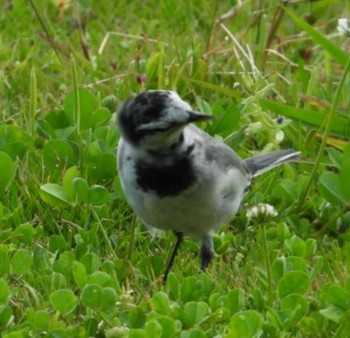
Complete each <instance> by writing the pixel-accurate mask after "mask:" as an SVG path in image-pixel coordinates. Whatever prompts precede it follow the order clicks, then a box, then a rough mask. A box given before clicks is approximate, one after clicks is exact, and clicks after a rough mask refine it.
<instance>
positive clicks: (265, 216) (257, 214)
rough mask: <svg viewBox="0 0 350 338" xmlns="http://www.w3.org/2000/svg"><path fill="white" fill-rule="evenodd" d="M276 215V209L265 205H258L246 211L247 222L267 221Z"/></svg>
mask: <svg viewBox="0 0 350 338" xmlns="http://www.w3.org/2000/svg"><path fill="white" fill-rule="evenodd" d="M277 215H278V213H277V211H276V209H275V208H274V207H273V206H272V205H270V204H267V203H259V204H257V205H254V206H253V207H251V208H249V209H248V210H247V218H248V219H249V220H259V221H267V220H269V219H271V218H273V217H275V216H277Z"/></svg>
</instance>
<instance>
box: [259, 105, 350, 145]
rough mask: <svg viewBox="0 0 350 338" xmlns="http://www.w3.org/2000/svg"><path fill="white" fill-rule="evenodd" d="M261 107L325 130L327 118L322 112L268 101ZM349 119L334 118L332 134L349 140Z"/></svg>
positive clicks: (331, 122) (331, 126)
mask: <svg viewBox="0 0 350 338" xmlns="http://www.w3.org/2000/svg"><path fill="white" fill-rule="evenodd" d="M259 103H260V106H261V107H262V108H263V109H266V110H270V111H273V112H274V113H276V114H279V115H283V116H286V117H289V118H292V119H294V120H299V121H301V122H303V123H306V124H311V125H313V126H315V127H318V128H323V127H324V126H325V121H326V118H327V115H326V114H323V113H322V112H319V111H315V110H311V109H304V108H297V107H292V106H289V105H287V104H284V103H278V102H273V101H268V100H260V101H259ZM348 125H349V119H347V118H345V117H341V116H333V117H332V120H331V121H330V134H332V135H335V136H339V137H343V138H349V137H350V128H349V127H348Z"/></svg>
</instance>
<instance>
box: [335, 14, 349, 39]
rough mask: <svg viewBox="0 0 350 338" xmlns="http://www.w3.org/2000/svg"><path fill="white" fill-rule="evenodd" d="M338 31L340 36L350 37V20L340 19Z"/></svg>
mask: <svg viewBox="0 0 350 338" xmlns="http://www.w3.org/2000/svg"><path fill="white" fill-rule="evenodd" d="M337 30H338V32H339V34H340V35H343V36H347V37H350V19H348V18H340V19H338V26H337Z"/></svg>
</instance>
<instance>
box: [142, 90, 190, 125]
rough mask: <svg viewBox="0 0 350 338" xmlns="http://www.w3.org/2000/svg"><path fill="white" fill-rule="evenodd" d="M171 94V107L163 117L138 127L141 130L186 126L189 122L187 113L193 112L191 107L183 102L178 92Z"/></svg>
mask: <svg viewBox="0 0 350 338" xmlns="http://www.w3.org/2000/svg"><path fill="white" fill-rule="evenodd" d="M170 93H171V96H170V98H169V105H168V107H167V108H166V109H165V110H164V111H163V113H164V115H163V117H162V118H161V119H158V120H155V121H152V122H148V123H145V124H142V125H140V126H139V127H138V129H139V130H157V129H167V128H169V127H170V126H172V125H173V124H185V123H186V122H187V120H188V113H187V111H191V110H192V108H191V106H190V105H189V104H188V103H187V102H184V101H182V100H181V98H180V97H179V95H178V94H177V93H176V92H174V91H172V92H170Z"/></svg>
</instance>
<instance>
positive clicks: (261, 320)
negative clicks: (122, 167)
mask: <svg viewBox="0 0 350 338" xmlns="http://www.w3.org/2000/svg"><path fill="white" fill-rule="evenodd" d="M28 3H29V5H28ZM33 6H35V7H34V8H35V9H34V8H33ZM285 6H286V7H279V6H276V2H273V1H270V0H269V1H268V2H266V3H265V2H261V1H260V2H254V1H245V2H242V4H237V5H236V4H233V3H230V2H217V1H216V2H215V1H196V2H191V1H187V2H184V1H183V2H178V1H174V0H171V1H165V2H157V3H155V2H147V3H145V4H143V5H142V10H141V9H140V8H141V7H140V4H139V3H138V2H130V1H118V2H116V1H110V2H108V1H106V2H103V3H99V2H94V1H58V2H57V1H52V2H47V1H43V0H38V1H30V2H27V1H24V0H19V1H12V2H11V1H7V2H6V1H5V3H4V5H3V6H2V7H3V8H2V11H1V13H0V27H1V28H2V30H1V32H2V33H1V34H2V35H1V48H2V49H1V53H0V62H1V64H2V68H1V81H0V108H1V114H2V115H1V116H2V118H1V122H0V332H1V336H2V337H4V338H12V337H27V336H33V337H41V336H48V337H102V336H105V337H182V338H202V337H228V338H231V337H331V336H332V337H333V336H335V337H346V336H347V335H348V332H349V329H350V327H349V323H350V317H349V316H350V279H349V277H348V276H349V269H350V245H349V239H350V230H349V229H350V227H349V225H350V210H349V205H350V204H349V201H350V184H349V178H350V176H349V172H350V146H349V135H350V132H349V130H350V129H349V125H350V122H349V114H348V112H349V109H350V99H349V95H348V93H349V90H350V81H349V80H348V68H349V63H348V61H349V55H348V49H349V40H348V39H346V38H345V37H342V36H337V35H335V34H334V33H335V32H336V27H335V25H336V24H335V22H336V19H337V18H338V17H337V16H338V15H339V13H343V15H344V16H349V13H350V12H349V10H350V9H349V5H348V4H345V5H344V4H343V3H340V2H339V3H337V2H330V1H318V2H317V1H316V2H306V1H305V2H303V1H299V2H296V3H292V2H288V3H285ZM155 88H165V89H174V90H177V91H178V92H179V94H180V96H181V97H183V98H184V99H185V100H186V101H188V102H189V103H190V104H191V105H192V106H193V109H195V110H198V111H202V112H205V113H208V114H212V115H214V116H215V119H214V120H213V122H212V123H211V124H210V125H207V126H205V128H206V131H207V132H209V133H210V134H212V135H214V136H215V137H217V138H219V139H222V140H224V142H226V143H227V144H228V145H229V146H231V147H232V148H234V149H235V150H236V151H237V153H238V154H239V155H240V156H242V157H243V158H246V157H248V156H250V155H252V154H255V153H260V152H267V151H270V150H273V149H278V148H289V147H291V148H295V149H299V150H300V151H301V152H302V154H303V159H302V160H301V161H300V162H299V163H298V164H295V163H294V164H292V165H285V166H283V167H282V168H280V169H277V170H275V171H272V172H270V173H267V174H265V175H263V176H261V177H259V178H258V179H256V181H255V184H254V186H253V187H252V190H251V192H250V193H249V194H248V195H247V196H246V199H245V202H246V203H247V204H248V205H249V206H253V205H255V204H257V203H263V202H268V203H271V204H272V205H274V207H275V208H276V210H277V211H278V216H277V217H276V218H275V219H274V222H266V223H264V224H262V225H261V226H260V225H259V224H253V223H250V221H249V220H247V218H246V215H245V214H246V213H245V211H244V209H245V208H242V209H243V210H242V211H241V213H240V214H239V215H237V217H236V218H235V219H234V220H232V222H230V225H228V226H227V225H226V226H224V227H222V228H221V229H218V231H217V233H216V234H215V236H214V246H215V253H216V257H215V261H214V263H213V264H212V266H210V268H209V269H208V271H207V272H206V273H200V272H199V269H198V260H197V259H196V256H197V254H198V245H197V243H196V239H194V238H186V240H185V242H184V244H183V246H182V247H181V249H180V253H179V255H178V257H177V258H176V262H175V266H174V270H173V271H172V272H171V273H170V274H169V277H168V281H167V283H166V284H165V285H162V284H161V283H160V282H159V280H158V278H160V277H161V275H162V273H163V271H164V267H165V265H166V262H167V259H168V254H169V252H168V251H169V250H170V245H171V243H173V237H172V234H165V235H162V236H160V237H157V238H155V239H154V240H150V235H149V233H148V232H147V231H145V228H144V227H143V226H142V225H141V224H140V222H139V221H138V220H136V219H135V218H134V217H133V216H132V213H131V211H130V208H129V207H128V206H127V204H126V203H125V198H124V196H123V193H122V190H121V186H120V182H119V179H118V172H117V164H116V162H117V159H116V147H117V144H118V139H119V131H118V128H117V126H116V123H115V120H116V117H115V113H116V111H117V110H118V109H119V107H120V105H121V104H122V102H123V101H125V100H126V99H127V98H128V97H130V95H132V94H134V93H138V92H140V91H142V90H144V89H155ZM202 127H204V126H202ZM231 225H232V226H231Z"/></svg>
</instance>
